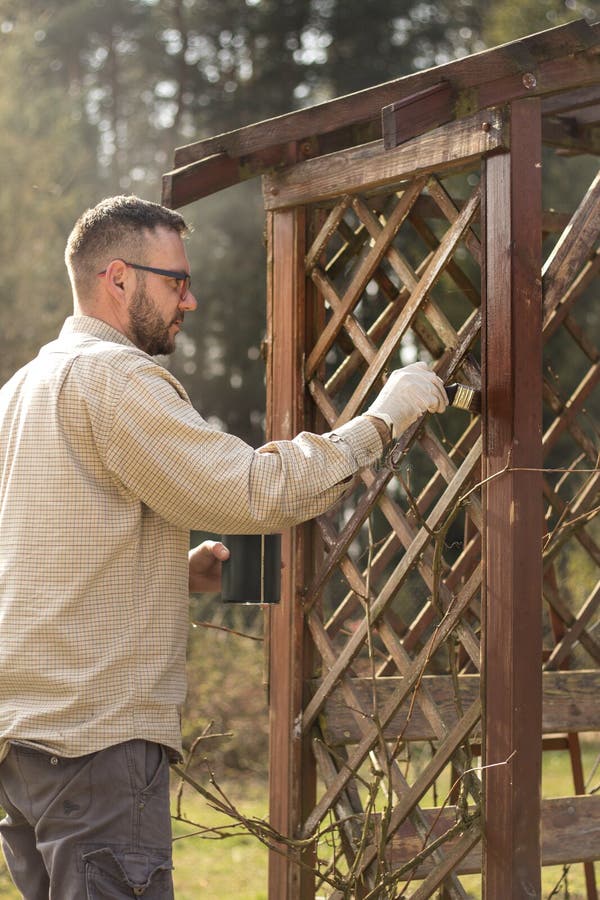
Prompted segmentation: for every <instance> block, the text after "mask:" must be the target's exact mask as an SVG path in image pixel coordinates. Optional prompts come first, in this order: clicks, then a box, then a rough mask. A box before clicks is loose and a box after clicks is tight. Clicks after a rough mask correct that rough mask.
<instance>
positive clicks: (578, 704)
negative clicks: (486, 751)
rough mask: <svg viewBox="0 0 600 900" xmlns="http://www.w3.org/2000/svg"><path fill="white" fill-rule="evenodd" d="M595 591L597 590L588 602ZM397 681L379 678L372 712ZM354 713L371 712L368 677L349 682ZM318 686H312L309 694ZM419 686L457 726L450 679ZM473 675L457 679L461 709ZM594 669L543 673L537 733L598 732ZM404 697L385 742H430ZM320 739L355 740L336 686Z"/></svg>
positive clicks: (473, 688)
mask: <svg viewBox="0 0 600 900" xmlns="http://www.w3.org/2000/svg"><path fill="white" fill-rule="evenodd" d="M599 590H600V589H597V590H596V591H595V594H594V598H595V600H596V602H597V597H598V593H599ZM402 680H403V679H402V678H401V677H391V678H380V679H378V681H377V684H376V688H375V690H376V696H377V705H378V707H383V706H385V704H386V703H387V701H388V700H389V698H390V696H391V695H392V693H393V692H394V691H395V690H397V689H398V688H399V687H400V686H401V684H402ZM353 683H354V690H355V694H356V697H357V698H358V701H359V707H358V708H359V709H361V710H362V711H363V714H364V715H365V716H370V715H371V714H372V712H373V684H372V682H371V680H370V679H368V678H355V679H354V680H353ZM319 684H320V682H319V681H315V682H313V683H312V685H313V688H312V689H313V692H314V691H315V690H317V689H318V687H319ZM423 684H424V686H425V687H426V688H427V690H428V692H429V694H430V695H431V698H432V699H433V701H434V702H435V704H436V706H437V708H438V710H439V713H440V715H441V717H442V719H443V720H444V723H445V725H446V726H448V727H454V725H455V724H456V722H457V721H458V718H459V716H458V712H457V708H456V698H455V696H454V689H453V686H452V679H451V677H450V675H426V676H425V677H424V678H423ZM480 689H481V685H480V677H479V675H460V676H459V690H460V702H461V704H462V706H463V707H464V708H466V707H467V706H469V705H470V704H471V703H472V702H473V701H474V700H475V699H476V698H477V697H478V696H479V693H480ZM598 697H600V670H597V669H590V670H577V671H552V672H551V671H547V672H544V675H543V706H542V733H543V734H554V733H557V732H558V733H562V732H586V731H587V732H594V731H600V704H599V703H598ZM410 700H411V697H410V695H409V696H408V697H407V700H406V701H405V702H404V703H403V704H402V706H400V707H399V708H398V709H397V710H396V712H395V713H394V715H393V717H392V718H391V719H390V721H389V722H388V724H387V725H386V728H385V732H384V734H385V737H386V740H390V741H393V740H395V739H396V738H397V737H398V735H399V734H402V735H403V738H404V740H407V741H430V740H435V739H436V734H435V731H434V729H433V728H432V727H431V724H430V723H429V721H428V719H427V717H426V716H425V715H424V714H423V712H422V710H421V709H420V707H419V705H418V704H417V705H415V706H414V708H413V710H412V714H411V716H410V719H409V718H408V712H409V708H410ZM320 723H321V730H322V734H323V740H324V741H325V742H326V743H327V744H331V745H332V746H337V745H340V744H353V743H356V742H357V741H358V740H360V737H361V732H360V731H359V729H358V727H357V725H356V720H355V717H354V715H353V713H352V711H351V710H349V709H348V708H347V706H346V704H345V702H344V699H343V696H342V694H341V692H340V690H339V688H338V687H336V688H335V689H334V691H333V692H332V693H331V694H330V695H329V696H328V698H327V701H326V703H325V706H324V707H323V710H322V713H321V717H320ZM472 737H473V738H476V739H479V737H480V732H479V730H477V731H474V732H473V734H472Z"/></svg>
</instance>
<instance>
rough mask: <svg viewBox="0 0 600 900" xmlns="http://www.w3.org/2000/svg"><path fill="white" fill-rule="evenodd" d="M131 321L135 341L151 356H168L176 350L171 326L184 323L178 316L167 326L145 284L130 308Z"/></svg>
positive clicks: (179, 315)
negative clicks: (170, 331)
mask: <svg viewBox="0 0 600 900" xmlns="http://www.w3.org/2000/svg"><path fill="white" fill-rule="evenodd" d="M129 321H130V325H131V333H132V337H133V341H134V343H135V345H136V346H137V347H139V348H140V349H141V350H144V351H145V352H146V353H148V354H149V355H150V356H166V355H168V354H169V353H172V352H173V350H174V349H175V335H172V334H170V333H169V329H170V327H171V325H173V324H174V323H175V322H181V321H183V314H181V313H179V311H178V313H177V315H176V316H175V317H174V318H173V319H172V320H171V322H169V324H168V325H165V322H164V319H163V318H162V317H161V315H160V313H159V311H158V309H157V308H156V305H155V304H154V302H153V301H152V299H151V298H150V297H149V296H148V294H147V292H146V287H145V285H144V284H140V285H138V287H137V288H136V292H135V294H134V296H133V298H132V302H131V306H130V308H129Z"/></svg>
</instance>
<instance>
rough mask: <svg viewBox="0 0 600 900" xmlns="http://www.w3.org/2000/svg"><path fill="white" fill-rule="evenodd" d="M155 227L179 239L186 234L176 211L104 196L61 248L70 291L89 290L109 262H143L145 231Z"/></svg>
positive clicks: (181, 217)
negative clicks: (175, 235) (71, 287)
mask: <svg viewBox="0 0 600 900" xmlns="http://www.w3.org/2000/svg"><path fill="white" fill-rule="evenodd" d="M156 228H168V229H170V230H172V231H176V232H177V233H178V234H180V235H181V236H182V237H183V236H184V235H186V234H187V233H188V232H189V228H188V226H187V224H186V222H185V220H184V218H183V216H181V215H180V214H179V213H178V212H175V211H174V210H172V209H168V208H167V207H166V206H161V205H160V204H159V203H151V202H150V201H149V200H141V199H140V198H139V197H134V196H128V195H120V196H117V197H108V198H107V199H106V200H102V201H101V202H100V203H98V204H97V206H94V207H92V208H91V209H87V210H86V211H85V212H84V213H83V214H82V215H81V216H80V217H79V219H78V220H77V222H76V223H75V225H74V227H73V230H72V231H71V234H70V235H69V239H68V241H67V246H66V249H65V263H66V266H67V269H68V271H69V277H70V279H71V284H72V285H73V289H74V290H75V291H76V292H77V293H78V294H80V295H81V294H84V293H87V292H88V291H91V290H93V285H94V281H95V278H96V276H97V274H98V272H101V271H102V270H103V269H105V268H106V266H107V265H108V264H109V263H110V261H111V259H115V258H127V259H132V258H133V259H135V261H136V262H140V263H144V262H146V259H145V245H146V237H147V232H149V231H154V230H155V229H156Z"/></svg>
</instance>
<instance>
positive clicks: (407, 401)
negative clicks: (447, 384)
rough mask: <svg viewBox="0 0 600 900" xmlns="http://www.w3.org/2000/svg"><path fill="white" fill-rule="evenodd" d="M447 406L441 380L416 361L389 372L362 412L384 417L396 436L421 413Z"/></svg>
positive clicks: (437, 410) (435, 410) (443, 408)
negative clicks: (381, 386) (376, 394)
mask: <svg viewBox="0 0 600 900" xmlns="http://www.w3.org/2000/svg"><path fill="white" fill-rule="evenodd" d="M447 406H448V396H447V394H446V391H445V389H444V382H443V381H442V380H441V379H440V378H438V376H437V375H436V374H435V373H434V372H432V371H431V369H430V368H429V366H428V365H427V363H424V362H416V363H411V364H410V365H409V366H404V368H403V369H396V370H395V371H394V372H391V373H390V376H389V378H388V380H387V381H386V383H385V385H384V386H383V390H382V391H381V392H380V394H379V395H378V396H377V397H376V398H375V400H374V401H373V403H372V404H371V406H370V407H369V408H368V409H367V410H366V411H365V415H367V416H374V417H375V418H377V417H379V418H381V419H383V421H384V422H385V423H386V424H387V425H388V426H391V427H392V428H393V436H394V438H399V437H400V435H401V434H402V432H403V431H406V429H407V428H408V427H409V425H412V423H413V422H415V421H416V420H417V419H418V418H419V416H421V415H423V413H426V412H436V413H440V412H443V411H444V410H445V409H446V407H447Z"/></svg>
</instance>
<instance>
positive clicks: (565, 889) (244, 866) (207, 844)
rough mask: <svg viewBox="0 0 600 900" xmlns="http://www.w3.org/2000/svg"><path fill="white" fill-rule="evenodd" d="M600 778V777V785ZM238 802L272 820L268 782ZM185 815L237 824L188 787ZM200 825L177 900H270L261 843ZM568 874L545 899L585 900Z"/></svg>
mask: <svg viewBox="0 0 600 900" xmlns="http://www.w3.org/2000/svg"><path fill="white" fill-rule="evenodd" d="M597 750H598V746H597V743H594V744H588V743H586V744H584V746H583V758H584V759H583V761H584V772H585V773H586V776H588V775H589V773H590V772H591V769H592V767H593V765H594V762H595V760H596V755H597ZM599 778H600V776H599V775H598V773H597V774H596V781H595V782H594V783H596V782H597V781H598V780H599ZM223 785H224V789H225V791H226V793H227V794H228V796H229V798H230V799H231V800H232V802H233V803H234V804H235V805H236V806H237V807H238V808H239V809H240V811H241V812H242V813H243V814H244V815H247V816H256V817H258V818H266V817H267V790H266V786H265V784H264V783H263V782H262V781H259V780H256V779H252V778H251V777H249V776H239V777H238V778H236V779H231V778H230V779H229V780H228V781H224V782H223ZM543 789H544V796H546V797H558V796H566V795H569V794H572V792H573V788H572V782H571V777H570V772H569V768H568V758H567V754H566V753H564V752H563V753H558V752H547V753H545V754H544V759H543ZM173 809H175V804H174V806H173ZM182 814H183V815H184V816H185V817H186V818H188V819H190V820H191V821H192V822H195V823H199V824H200V825H201V826H203V827H204V828H215V827H218V826H223V825H228V824H231V823H230V820H228V819H227V818H225V817H224V816H222V815H221V814H220V813H217V812H215V811H214V810H213V809H211V808H210V807H209V805H208V803H207V802H206V801H205V800H204V799H203V798H202V797H201V796H199V795H198V794H196V793H195V792H194V791H193V790H192V789H191V788H188V787H187V786H186V788H185V790H184V794H183V801H182ZM195 830H197V829H195V828H194V826H192V825H189V824H186V823H183V822H179V821H174V823H173V833H174V838H175V841H174V844H173V861H174V865H175V870H174V882H175V896H176V898H177V900H199V898H202V900H267V850H266V849H265V847H264V846H263V845H262V844H260V843H259V842H258V840H256V839H255V838H252V837H249V836H248V835H244V834H238V835H236V836H235V837H229V838H227V839H224V840H210V839H207V838H205V837H200V836H198V835H192V833H193V832H194V831H195ZM595 870H596V879H597V883H598V884H599V885H600V864H599V863H596V866H595ZM561 874H562V867H561V866H552V867H546V868H544V869H542V895H541V896H542V900H549V898H550V896H552V897H553V900H565V898H567V897H568V898H569V900H584V898H585V897H586V893H585V880H584V873H583V866H582V865H581V864H577V865H573V866H571V867H570V869H569V874H568V879H567V882H566V884H565V883H563V884H562V885H561V886H560V888H559V889H558V891H557V892H556V893H554V894H552V891H553V890H554V888H555V886H556V885H557V883H558V881H559V879H560V877H561ZM461 882H462V883H463V885H464V887H465V889H466V890H467V891H468V892H469V897H470V898H473V900H478V898H480V897H481V879H480V876H478V875H472V876H465V877H463V878H461ZM0 897H2V900H20V894H19V893H18V892H17V891H16V890H15V889H14V887H12V885H11V884H10V883H9V880H8V877H7V875H6V871H5V869H4V867H3V865H2V866H1V867H0Z"/></svg>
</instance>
